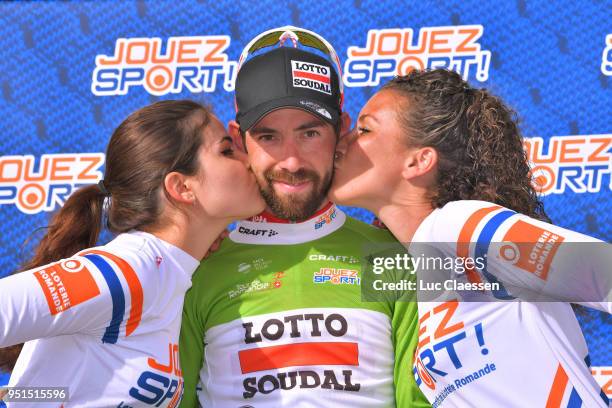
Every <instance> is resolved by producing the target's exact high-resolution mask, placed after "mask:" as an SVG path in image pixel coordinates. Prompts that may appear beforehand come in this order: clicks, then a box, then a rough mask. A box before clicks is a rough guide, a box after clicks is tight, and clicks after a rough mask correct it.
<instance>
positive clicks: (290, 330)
mask: <svg viewBox="0 0 612 408" xmlns="http://www.w3.org/2000/svg"><path fill="white" fill-rule="evenodd" d="M242 327H243V328H244V343H245V344H246V345H251V344H255V345H256V347H251V348H247V349H243V350H241V351H239V352H238V361H239V364H240V370H241V372H242V374H245V375H247V376H246V377H245V378H244V380H243V387H244V391H243V394H242V396H243V398H244V399H249V398H253V397H254V396H255V395H256V394H258V393H260V394H270V393H272V392H274V391H277V390H283V391H290V390H293V389H296V390H298V389H314V388H320V389H328V390H334V391H353V392H356V391H359V390H360V388H361V384H359V383H356V382H355V381H354V379H353V378H352V375H353V370H351V369H347V368H348V367H347V366H359V346H358V344H357V343H354V342H348V341H342V340H343V339H342V338H343V337H344V336H345V335H346V334H347V332H348V328H349V327H348V321H347V319H346V318H345V317H344V316H343V315H341V314H339V313H331V314H323V313H311V314H309V313H306V314H293V315H287V316H277V317H274V318H270V319H266V320H265V321H263V322H260V323H259V324H256V323H255V322H252V321H246V322H244V323H243V324H242ZM322 336H331V337H333V338H334V339H335V340H334V341H321V337H322ZM286 338H290V339H292V341H293V342H292V343H290V344H286V343H285V344H274V342H275V341H277V340H280V341H282V340H283V339H286ZM264 339H265V341H266V342H264ZM298 366H310V367H312V368H311V369H302V370H288V371H280V370H281V369H283V368H287V367H298ZM317 366H319V367H317ZM320 366H329V367H326V368H327V369H322V368H321V367H320ZM334 366H343V367H342V368H335V367H334ZM270 370H274V371H275V372H274V374H269V373H266V374H261V375H259V374H258V373H260V372H262V371H270Z"/></svg>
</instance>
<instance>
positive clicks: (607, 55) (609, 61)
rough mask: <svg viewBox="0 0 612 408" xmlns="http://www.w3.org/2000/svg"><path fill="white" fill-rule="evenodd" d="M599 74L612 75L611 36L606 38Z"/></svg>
mask: <svg viewBox="0 0 612 408" xmlns="http://www.w3.org/2000/svg"><path fill="white" fill-rule="evenodd" d="M601 72H602V73H603V74H604V75H608V76H610V75H612V34H608V35H607V36H606V48H604V50H603V54H602V56H601Z"/></svg>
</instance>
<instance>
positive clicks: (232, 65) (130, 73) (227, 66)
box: [91, 35, 237, 96]
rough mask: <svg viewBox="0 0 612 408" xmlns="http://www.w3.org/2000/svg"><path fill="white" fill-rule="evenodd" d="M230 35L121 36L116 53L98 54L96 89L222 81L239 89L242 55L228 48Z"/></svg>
mask: <svg viewBox="0 0 612 408" xmlns="http://www.w3.org/2000/svg"><path fill="white" fill-rule="evenodd" d="M229 45H230V37H229V36H227V35H213V36H201V37H170V38H169V39H168V41H167V42H166V44H165V49H164V47H163V44H162V40H161V39H160V38H119V39H117V43H116V44H115V50H114V53H113V54H112V55H98V56H96V68H95V69H94V71H93V75H92V83H91V92H93V93H94V95H98V96H109V95H126V94H127V93H128V91H129V90H130V89H131V88H133V87H144V89H145V90H146V91H147V92H148V93H150V94H151V95H157V96H161V95H166V94H169V93H171V94H177V93H180V92H183V91H189V92H192V93H201V92H213V91H215V90H216V89H217V86H218V85H219V84H222V85H223V88H224V89H225V90H226V91H232V90H233V89H234V79H235V76H236V66H237V63H236V61H229V60H228V57H227V54H225V50H227V48H228V47H229Z"/></svg>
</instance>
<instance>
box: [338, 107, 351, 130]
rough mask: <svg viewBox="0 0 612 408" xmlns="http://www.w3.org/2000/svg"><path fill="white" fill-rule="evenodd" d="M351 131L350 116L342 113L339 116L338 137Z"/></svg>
mask: <svg viewBox="0 0 612 408" xmlns="http://www.w3.org/2000/svg"><path fill="white" fill-rule="evenodd" d="M350 130H351V115H349V113H348V112H342V114H341V115H340V135H343V134H345V133H347V132H348V131H350Z"/></svg>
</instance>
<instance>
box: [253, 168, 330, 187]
mask: <svg viewBox="0 0 612 408" xmlns="http://www.w3.org/2000/svg"><path fill="white" fill-rule="evenodd" d="M264 177H265V178H266V180H267V181H268V183H271V182H272V181H280V182H283V183H288V184H299V183H303V182H305V181H314V182H318V181H319V175H318V174H317V173H316V172H314V171H312V170H306V169H300V170H298V171H296V172H293V173H291V172H289V171H279V170H269V171H267V172H266V173H265V174H264Z"/></svg>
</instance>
